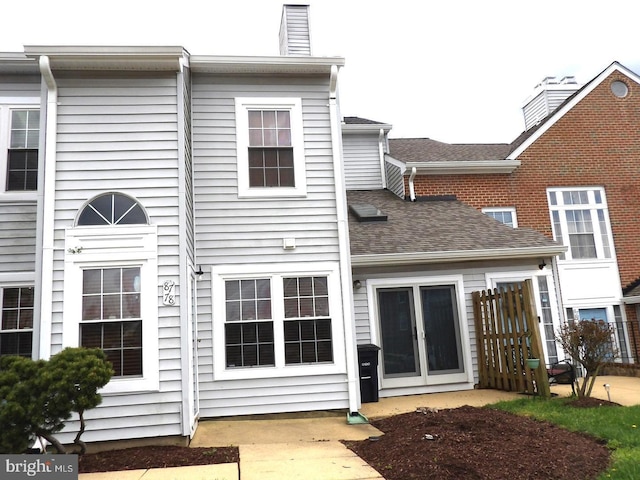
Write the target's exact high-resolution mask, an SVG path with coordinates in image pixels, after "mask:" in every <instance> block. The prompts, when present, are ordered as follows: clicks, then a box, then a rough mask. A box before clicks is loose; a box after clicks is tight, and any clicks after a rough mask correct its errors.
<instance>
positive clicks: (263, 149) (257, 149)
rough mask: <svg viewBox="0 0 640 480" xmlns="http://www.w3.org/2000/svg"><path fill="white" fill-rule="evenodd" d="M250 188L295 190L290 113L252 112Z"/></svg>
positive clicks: (273, 111) (250, 112) (250, 118)
mask: <svg viewBox="0 0 640 480" xmlns="http://www.w3.org/2000/svg"><path fill="white" fill-rule="evenodd" d="M248 115H249V186H250V187H295V176H294V166H293V145H292V144H291V113H290V111H289V110H249V112H248Z"/></svg>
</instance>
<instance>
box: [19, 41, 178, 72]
mask: <svg viewBox="0 0 640 480" xmlns="http://www.w3.org/2000/svg"><path fill="white" fill-rule="evenodd" d="M24 51H25V54H26V56H27V57H29V58H37V57H40V56H47V57H49V59H50V62H51V66H52V68H53V69H55V70H114V69H117V70H170V71H173V70H175V71H178V70H180V61H181V59H182V58H183V57H185V56H187V55H188V53H187V52H186V50H185V49H184V48H183V47H177V46H170V47H162V46H143V47H137V46H135V47H134V46H131V47H128V46H122V47H118V46H39V45H34V46H25V47H24Z"/></svg>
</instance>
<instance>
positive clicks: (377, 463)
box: [79, 399, 609, 480]
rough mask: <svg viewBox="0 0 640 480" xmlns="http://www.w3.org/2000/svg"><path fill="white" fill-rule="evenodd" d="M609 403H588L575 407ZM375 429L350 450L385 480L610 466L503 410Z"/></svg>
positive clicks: (127, 457)
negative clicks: (375, 434)
mask: <svg viewBox="0 0 640 480" xmlns="http://www.w3.org/2000/svg"><path fill="white" fill-rule="evenodd" d="M607 404H608V402H606V401H603V400H597V399H585V400H584V401H581V403H574V405H573V407H594V408H600V407H604V408H607ZM573 407H570V406H568V407H567V408H573ZM373 425H374V426H375V427H376V428H378V429H379V430H381V431H383V432H384V435H383V436H381V437H378V438H373V439H370V440H365V441H362V442H344V443H345V445H346V446H347V447H348V448H350V449H351V450H353V451H354V452H355V453H357V454H358V455H359V456H360V457H361V458H363V459H364V460H365V461H366V462H367V463H369V464H370V465H371V466H373V467H374V468H375V469H376V470H378V472H380V474H381V475H382V476H384V478H385V479H387V480H409V479H418V478H419V479H424V478H438V479H440V480H447V479H456V480H458V479H461V478H464V479H465V480H473V479H483V480H484V479H505V478H513V479H518V480H526V479H556V480H573V479H575V480H585V479H590V478H595V477H596V476H597V475H598V474H599V473H601V472H602V471H604V470H606V469H607V466H608V464H609V450H608V449H607V448H606V446H605V445H604V444H603V442H600V441H598V440H596V439H593V438H591V437H587V436H585V435H581V434H576V433H571V432H568V431H566V430H562V429H561V428H558V427H556V426H554V425H551V424H548V423H544V422H538V421H536V420H532V419H529V418H526V417H520V416H516V415H512V414H509V413H506V412H501V411H497V410H490V409H484V408H476V407H469V406H464V407H460V408H455V409H447V410H440V411H436V410H431V409H428V408H422V409H418V410H417V411H416V412H412V413H406V414H402V415H396V416H393V417H389V418H385V419H382V420H379V421H375V422H373ZM229 462H232V463H234V462H239V456H238V449H237V448H236V447H224V448H190V447H170V446H169V447H167V446H164V447H142V448H129V449H125V450H115V451H111V452H102V453H96V454H87V455H84V456H82V457H81V458H80V460H79V469H80V473H88V472H103V471H117V470H133V469H146V468H163V467H173V466H181V465H205V464H212V463H229Z"/></svg>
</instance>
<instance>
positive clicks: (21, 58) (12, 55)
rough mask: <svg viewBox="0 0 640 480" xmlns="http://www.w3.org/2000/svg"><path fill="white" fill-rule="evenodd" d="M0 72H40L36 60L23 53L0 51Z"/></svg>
mask: <svg viewBox="0 0 640 480" xmlns="http://www.w3.org/2000/svg"><path fill="white" fill-rule="evenodd" d="M0 72H2V73H37V74H39V73H40V69H39V67H38V62H37V61H36V60H35V59H33V58H28V57H27V56H26V55H25V54H24V53H17V52H2V53H0Z"/></svg>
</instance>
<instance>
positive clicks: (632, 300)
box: [622, 295, 640, 305]
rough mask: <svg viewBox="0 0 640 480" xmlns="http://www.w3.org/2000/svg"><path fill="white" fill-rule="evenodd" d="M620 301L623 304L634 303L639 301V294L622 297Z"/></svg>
mask: <svg viewBox="0 0 640 480" xmlns="http://www.w3.org/2000/svg"><path fill="white" fill-rule="evenodd" d="M622 303H624V304H625V305H634V304H636V303H640V295H635V296H633V297H622Z"/></svg>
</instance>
